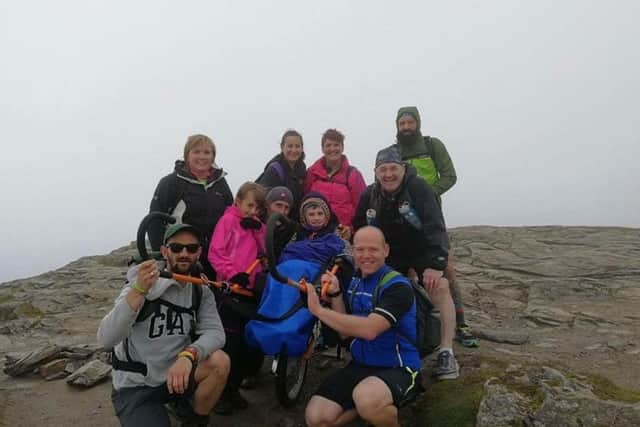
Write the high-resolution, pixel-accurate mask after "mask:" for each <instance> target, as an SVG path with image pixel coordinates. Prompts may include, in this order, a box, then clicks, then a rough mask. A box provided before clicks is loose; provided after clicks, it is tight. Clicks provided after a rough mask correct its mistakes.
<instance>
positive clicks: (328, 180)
mask: <svg viewBox="0 0 640 427" xmlns="http://www.w3.org/2000/svg"><path fill="white" fill-rule="evenodd" d="M354 169H355V166H351V165H349V167H348V168H347V172H346V178H345V181H344V182H339V181H333V182H335V183H337V184H342V185H344V186H345V187H347V190H349V191H351V186H350V185H349V177H350V176H351V172H352V171H353V170H354ZM320 179H321V180H322V181H325V182H330V181H331V178H328V179H324V178H320Z"/></svg>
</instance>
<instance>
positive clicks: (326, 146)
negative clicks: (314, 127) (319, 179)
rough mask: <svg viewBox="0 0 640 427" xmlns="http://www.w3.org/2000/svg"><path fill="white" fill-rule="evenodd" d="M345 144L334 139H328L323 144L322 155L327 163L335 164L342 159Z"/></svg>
mask: <svg viewBox="0 0 640 427" xmlns="http://www.w3.org/2000/svg"><path fill="white" fill-rule="evenodd" d="M343 151H344V144H342V143H341V142H338V141H335V140H333V139H326V140H325V141H324V142H323V143H322V154H324V158H325V160H326V162H327V163H331V164H335V163H337V162H339V161H340V160H341V159H342V152H343Z"/></svg>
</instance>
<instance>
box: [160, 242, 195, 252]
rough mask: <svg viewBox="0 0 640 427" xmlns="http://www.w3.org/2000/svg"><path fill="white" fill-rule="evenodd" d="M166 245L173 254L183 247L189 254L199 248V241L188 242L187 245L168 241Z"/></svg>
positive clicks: (180, 250)
mask: <svg viewBox="0 0 640 427" xmlns="http://www.w3.org/2000/svg"><path fill="white" fill-rule="evenodd" d="M167 247H168V248H169V250H170V251H171V252H173V253H174V254H179V253H180V252H182V250H183V249H186V250H187V252H189V253H190V254H195V253H196V252H198V249H200V244H199V243H189V244H188V245H183V244H182V243H169V244H167Z"/></svg>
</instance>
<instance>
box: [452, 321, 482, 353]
mask: <svg viewBox="0 0 640 427" xmlns="http://www.w3.org/2000/svg"><path fill="white" fill-rule="evenodd" d="M455 340H456V341H457V342H459V343H460V344H461V345H463V346H464V347H478V346H479V345H480V343H479V341H478V338H476V336H475V335H473V333H472V332H471V328H470V327H469V325H467V324H466V323H463V324H461V325H458V326H456V337H455Z"/></svg>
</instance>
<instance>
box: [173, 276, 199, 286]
mask: <svg viewBox="0 0 640 427" xmlns="http://www.w3.org/2000/svg"><path fill="white" fill-rule="evenodd" d="M171 278H172V279H173V280H176V281H178V282H182V283H193V284H194V285H206V284H207V281H206V280H204V279H201V278H200V277H193V276H187V275H186V274H177V273H172V274H171Z"/></svg>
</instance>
